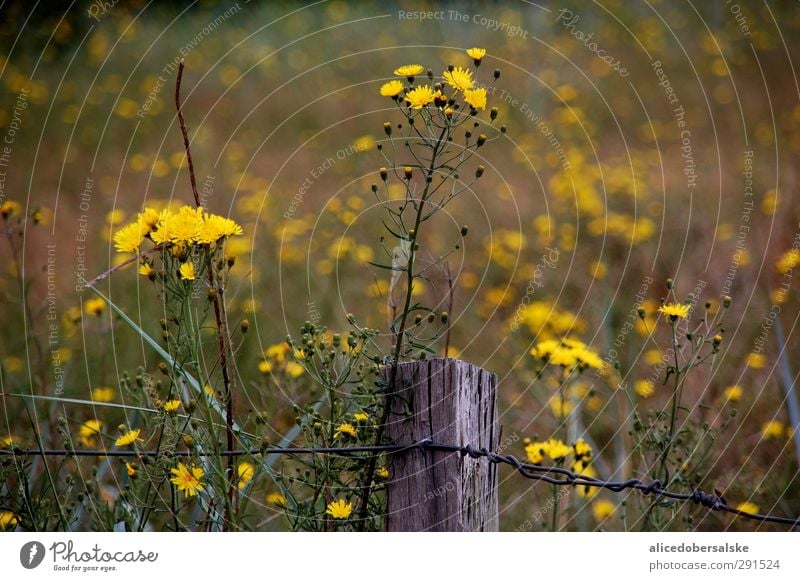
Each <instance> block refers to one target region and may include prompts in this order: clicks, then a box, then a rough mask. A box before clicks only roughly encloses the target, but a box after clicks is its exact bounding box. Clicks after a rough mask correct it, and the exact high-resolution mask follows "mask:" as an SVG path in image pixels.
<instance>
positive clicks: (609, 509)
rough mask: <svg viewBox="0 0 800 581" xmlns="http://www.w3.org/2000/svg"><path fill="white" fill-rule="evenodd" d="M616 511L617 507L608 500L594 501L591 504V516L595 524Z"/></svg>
mask: <svg viewBox="0 0 800 581" xmlns="http://www.w3.org/2000/svg"><path fill="white" fill-rule="evenodd" d="M616 511H617V506H616V505H615V504H614V503H613V502H611V501H610V500H595V501H594V502H593V503H592V515H593V516H594V520H596V521H597V522H600V521H603V520H605V519H607V518H608V517H610V516H611V515H612V514H614V513H615V512H616Z"/></svg>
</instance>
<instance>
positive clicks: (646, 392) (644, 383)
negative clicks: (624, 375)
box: [633, 379, 656, 397]
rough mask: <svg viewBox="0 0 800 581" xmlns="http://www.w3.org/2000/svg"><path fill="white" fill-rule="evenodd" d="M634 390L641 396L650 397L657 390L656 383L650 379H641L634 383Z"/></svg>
mask: <svg viewBox="0 0 800 581" xmlns="http://www.w3.org/2000/svg"><path fill="white" fill-rule="evenodd" d="M633 391H635V392H636V395H638V396H639V397H650V396H651V395H653V394H654V393H655V391H656V386H655V384H654V383H653V382H652V381H650V380H649V379H640V380H638V381H637V382H636V383H634V384H633Z"/></svg>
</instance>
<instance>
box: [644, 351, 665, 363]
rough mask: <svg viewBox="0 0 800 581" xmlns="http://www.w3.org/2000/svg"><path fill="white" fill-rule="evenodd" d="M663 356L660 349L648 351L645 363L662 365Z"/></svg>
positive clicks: (645, 355)
mask: <svg viewBox="0 0 800 581" xmlns="http://www.w3.org/2000/svg"><path fill="white" fill-rule="evenodd" d="M662 357H663V355H662V354H661V351H660V350H659V349H648V350H647V351H645V353H644V362H645V363H647V364H648V365H658V364H659V363H661V359H662Z"/></svg>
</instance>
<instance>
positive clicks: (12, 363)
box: [3, 311, 80, 373]
mask: <svg viewBox="0 0 800 581" xmlns="http://www.w3.org/2000/svg"><path fill="white" fill-rule="evenodd" d="M78 316H79V317H80V311H79V312H78ZM22 366H23V365H22V359H20V358H19V357H16V356H14V355H10V356H9V357H6V358H5V359H3V367H5V368H6V371H8V372H9V373H19V372H20V371H22Z"/></svg>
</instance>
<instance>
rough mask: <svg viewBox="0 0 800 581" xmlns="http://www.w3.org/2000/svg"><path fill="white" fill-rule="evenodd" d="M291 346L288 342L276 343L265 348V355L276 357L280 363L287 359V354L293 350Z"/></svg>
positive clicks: (271, 357) (276, 360)
mask: <svg viewBox="0 0 800 581" xmlns="http://www.w3.org/2000/svg"><path fill="white" fill-rule="evenodd" d="M291 349H292V348H291V347H290V346H289V344H288V343H286V342H283V343H276V344H275V345H270V346H269V347H267V348H266V349H265V350H264V355H266V356H267V357H269V358H270V359H274V360H275V362H276V363H277V364H278V365H280V364H282V363H283V362H284V361H285V360H286V355H287V354H288V353H289V351H291Z"/></svg>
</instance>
